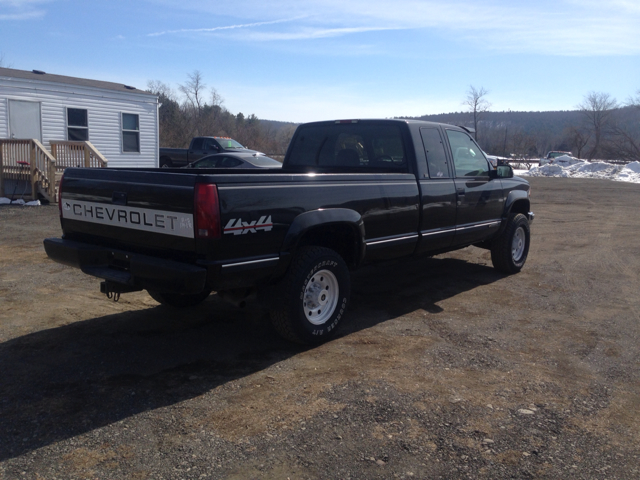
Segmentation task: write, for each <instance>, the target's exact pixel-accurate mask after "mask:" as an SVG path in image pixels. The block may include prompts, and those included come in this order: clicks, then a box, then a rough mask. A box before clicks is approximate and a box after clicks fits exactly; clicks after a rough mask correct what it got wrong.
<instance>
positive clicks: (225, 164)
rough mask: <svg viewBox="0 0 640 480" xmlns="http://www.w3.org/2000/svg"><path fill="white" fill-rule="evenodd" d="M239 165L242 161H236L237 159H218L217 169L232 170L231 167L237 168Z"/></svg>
mask: <svg viewBox="0 0 640 480" xmlns="http://www.w3.org/2000/svg"><path fill="white" fill-rule="evenodd" d="M241 163H242V161H241V160H238V159H237V158H233V157H223V158H222V159H220V165H219V167H221V168H233V167H237V166H238V165H240V164H241Z"/></svg>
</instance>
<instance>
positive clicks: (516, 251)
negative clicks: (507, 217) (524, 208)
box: [511, 227, 527, 262]
mask: <svg viewBox="0 0 640 480" xmlns="http://www.w3.org/2000/svg"><path fill="white" fill-rule="evenodd" d="M526 243H527V240H526V235H525V233H524V228H522V227H518V229H517V230H516V231H515V233H514V234H513V240H511V258H513V261H514V262H519V261H520V259H521V258H522V254H523V253H524V247H525V245H526Z"/></svg>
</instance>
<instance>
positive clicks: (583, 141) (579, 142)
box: [566, 127, 591, 158]
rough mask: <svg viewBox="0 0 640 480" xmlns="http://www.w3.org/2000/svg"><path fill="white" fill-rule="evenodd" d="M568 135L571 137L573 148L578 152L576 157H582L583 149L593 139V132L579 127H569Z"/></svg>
mask: <svg viewBox="0 0 640 480" xmlns="http://www.w3.org/2000/svg"><path fill="white" fill-rule="evenodd" d="M566 136H567V137H569V139H570V141H571V145H572V149H573V150H575V152H576V157H578V158H582V150H584V147H586V146H587V144H588V143H589V140H591V134H590V133H589V132H588V131H586V130H584V129H582V128H579V127H569V128H568V129H567V130H566Z"/></svg>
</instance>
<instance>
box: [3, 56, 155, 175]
mask: <svg viewBox="0 0 640 480" xmlns="http://www.w3.org/2000/svg"><path fill="white" fill-rule="evenodd" d="M158 106H159V105H158V97H157V96H156V95H153V94H151V93H148V92H144V91H142V90H138V89H137V88H134V87H130V86H128V85H123V84H118V83H112V82H102V81H99V80H87V79H83V78H75V77H67V76H63V75H52V74H49V73H45V72H41V71H39V70H33V71H30V72H29V71H24V70H15V69H12V68H0V139H1V138H6V139H36V140H38V141H39V142H40V143H42V144H43V145H44V147H45V148H49V149H51V146H50V145H51V142H56V141H89V142H91V144H92V145H93V146H95V148H96V149H97V150H98V151H99V152H100V153H101V154H102V155H103V156H104V157H105V158H106V159H107V160H108V166H109V167H157V166H158V147H159V137H158Z"/></svg>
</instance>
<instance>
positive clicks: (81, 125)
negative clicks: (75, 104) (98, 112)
mask: <svg viewBox="0 0 640 480" xmlns="http://www.w3.org/2000/svg"><path fill="white" fill-rule="evenodd" d="M67 140H70V141H74V142H75V141H80V142H84V141H86V140H89V122H88V120H87V111H86V110H85V109H84V108H67Z"/></svg>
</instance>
